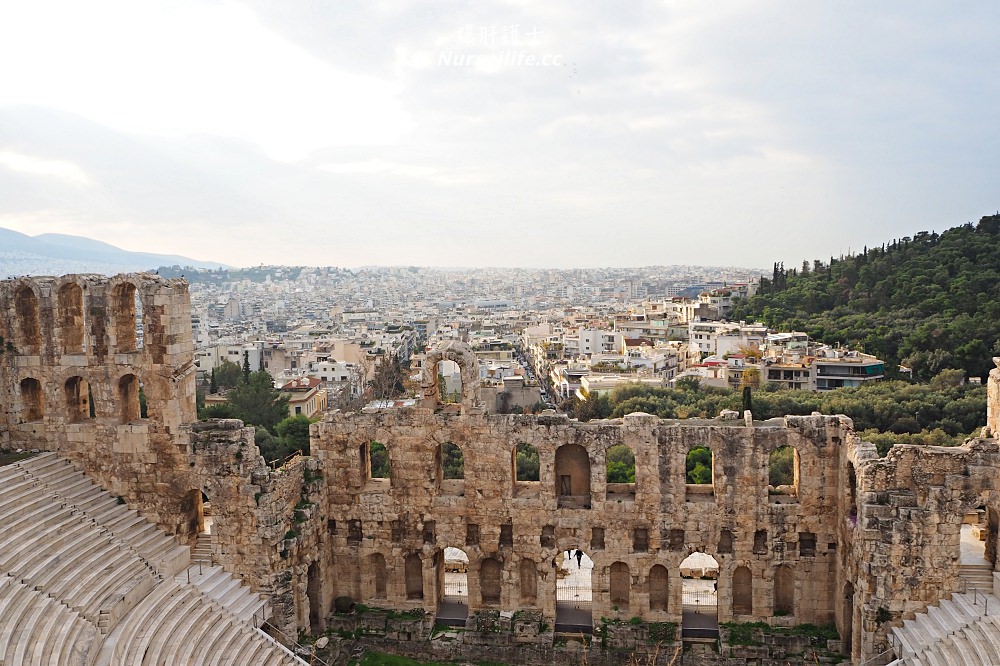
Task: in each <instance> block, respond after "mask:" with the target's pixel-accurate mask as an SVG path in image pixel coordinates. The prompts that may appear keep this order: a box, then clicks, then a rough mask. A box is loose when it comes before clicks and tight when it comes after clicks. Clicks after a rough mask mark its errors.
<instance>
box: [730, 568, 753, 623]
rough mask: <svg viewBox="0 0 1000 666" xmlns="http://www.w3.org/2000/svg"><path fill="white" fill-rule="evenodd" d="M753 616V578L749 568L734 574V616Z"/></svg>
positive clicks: (741, 569) (737, 569) (738, 569)
mask: <svg viewBox="0 0 1000 666" xmlns="http://www.w3.org/2000/svg"><path fill="white" fill-rule="evenodd" d="M752 614H753V577H752V576H751V575H750V569H748V568H747V567H736V571H734V572H733V615H752Z"/></svg>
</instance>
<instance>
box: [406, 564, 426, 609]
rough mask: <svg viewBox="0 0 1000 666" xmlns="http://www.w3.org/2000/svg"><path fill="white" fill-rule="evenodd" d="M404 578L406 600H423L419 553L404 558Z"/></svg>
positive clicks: (422, 566)
mask: <svg viewBox="0 0 1000 666" xmlns="http://www.w3.org/2000/svg"><path fill="white" fill-rule="evenodd" d="M403 573H404V576H405V578H406V598H407V599H408V600H416V599H423V598H424V565H423V561H422V560H421V559H420V555H419V553H410V554H409V555H407V556H406V561H405V562H404V566H403Z"/></svg>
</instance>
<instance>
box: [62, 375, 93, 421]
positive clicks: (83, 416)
mask: <svg viewBox="0 0 1000 666" xmlns="http://www.w3.org/2000/svg"><path fill="white" fill-rule="evenodd" d="M64 391H65V394H66V420H67V421H68V422H69V423H79V422H80V421H85V420H87V419H89V418H91V416H90V384H88V383H87V380H85V379H84V378H83V377H70V378H69V379H67V380H66V384H65V385H64Z"/></svg>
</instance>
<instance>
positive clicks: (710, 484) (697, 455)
mask: <svg viewBox="0 0 1000 666" xmlns="http://www.w3.org/2000/svg"><path fill="white" fill-rule="evenodd" d="M714 480H715V456H714V455H713V454H712V450H711V449H710V448H708V447H707V446H696V447H694V448H692V449H691V450H690V451H688V453H687V457H686V458H685V461H684V499H685V501H687V502H714V501H715V485H714Z"/></svg>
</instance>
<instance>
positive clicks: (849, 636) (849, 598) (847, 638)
mask: <svg viewBox="0 0 1000 666" xmlns="http://www.w3.org/2000/svg"><path fill="white" fill-rule="evenodd" d="M840 635H841V636H842V638H843V641H844V652H845V653H847V654H848V655H850V656H851V657H854V656H855V655H854V654H853V652H854V650H852V649H851V646H852V644H853V638H854V585H853V584H852V583H845V584H844V618H843V631H841V632H840Z"/></svg>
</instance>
